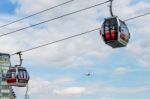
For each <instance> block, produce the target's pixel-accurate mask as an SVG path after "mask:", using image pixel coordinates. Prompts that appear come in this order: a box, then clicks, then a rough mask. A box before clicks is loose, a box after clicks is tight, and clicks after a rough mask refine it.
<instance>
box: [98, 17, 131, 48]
mask: <svg viewBox="0 0 150 99" xmlns="http://www.w3.org/2000/svg"><path fill="white" fill-rule="evenodd" d="M100 34H101V36H102V38H103V40H104V42H105V43H106V44H108V45H109V46H111V47H112V48H119V47H125V46H126V45H127V43H128V42H129V39H130V33H129V30H128V28H127V26H126V24H125V22H123V21H121V20H120V19H119V18H118V17H110V18H106V19H105V21H104V23H103V25H102V28H101V30H100Z"/></svg>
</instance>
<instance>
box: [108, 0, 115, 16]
mask: <svg viewBox="0 0 150 99" xmlns="http://www.w3.org/2000/svg"><path fill="white" fill-rule="evenodd" d="M109 1H110V5H109V12H110V15H111V17H114V14H113V11H112V2H113V0H109Z"/></svg>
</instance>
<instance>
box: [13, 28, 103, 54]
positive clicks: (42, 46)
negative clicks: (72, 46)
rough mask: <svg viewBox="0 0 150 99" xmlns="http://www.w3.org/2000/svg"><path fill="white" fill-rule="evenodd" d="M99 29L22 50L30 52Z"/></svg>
mask: <svg viewBox="0 0 150 99" xmlns="http://www.w3.org/2000/svg"><path fill="white" fill-rule="evenodd" d="M99 29H100V28H96V29H93V30H90V31H87V32H83V33H80V34H76V35H72V36H69V37H66V38H63V39H59V40H56V41H53V42H49V43H46V44H43V45H39V46H36V47H33V48H30V49H27V50H24V51H21V53H24V52H28V51H31V50H35V49H38V48H41V47H44V46H47V45H51V44H54V43H58V42H61V41H65V40H67V39H71V38H74V37H78V36H81V35H84V34H88V33H90V32H94V31H96V30H99ZM15 54H16V53H14V54H11V55H15Z"/></svg>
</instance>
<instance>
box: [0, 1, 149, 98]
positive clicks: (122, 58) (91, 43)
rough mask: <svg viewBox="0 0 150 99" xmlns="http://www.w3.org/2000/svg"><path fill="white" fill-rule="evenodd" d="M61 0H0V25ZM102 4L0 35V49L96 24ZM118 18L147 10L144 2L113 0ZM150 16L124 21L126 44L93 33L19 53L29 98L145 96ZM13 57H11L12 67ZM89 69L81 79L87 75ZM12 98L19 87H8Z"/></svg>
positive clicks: (104, 13) (74, 5)
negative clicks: (109, 42) (113, 43)
mask: <svg viewBox="0 0 150 99" xmlns="http://www.w3.org/2000/svg"><path fill="white" fill-rule="evenodd" d="M65 1H66V0H1V2H0V26H1V25H4V24H7V23H9V22H12V21H14V20H16V19H20V18H23V17H25V16H28V15H30V14H33V13H36V12H38V11H41V10H44V9H46V8H49V7H52V6H55V5H58V4H60V3H63V2H65ZM104 1H105V0H74V1H73V2H70V3H68V4H66V5H63V6H61V7H58V8H55V9H53V10H50V11H47V12H44V13H42V14H40V15H37V16H34V17H31V18H28V19H26V20H23V21H20V22H17V23H14V24H12V25H9V26H6V27H3V28H0V34H4V33H8V32H11V31H14V30H17V29H20V28H23V27H26V26H30V25H33V24H36V23H38V22H41V21H45V20H48V19H52V18H54V17H57V16H60V15H63V14H66V13H70V12H72V11H76V10H79V9H82V8H86V7H89V6H92V5H95V4H97V3H101V2H104ZM108 5H109V4H104V5H101V6H98V7H95V8H92V9H89V10H86V11H83V12H80V13H76V14H73V15H71V16H67V17H64V18H61V19H58V20H55V21H51V22H49V23H45V24H42V25H39V26H36V27H32V28H29V29H26V30H24V31H19V32H16V33H15V34H11V35H7V36H3V37H1V38H0V45H1V47H0V52H2V53H9V54H12V53H15V52H18V51H22V50H26V49H29V48H32V47H35V46H38V45H41V44H45V43H48V42H52V41H55V40H58V39H62V38H64V37H67V36H71V35H75V34H78V33H82V32H86V31H88V30H92V29H95V28H98V27H100V26H101V24H102V23H103V21H104V18H107V17H109V16H110V14H109V8H108ZM113 12H114V14H115V15H116V16H118V17H119V18H120V19H122V20H125V19H127V18H131V17H134V16H136V15H140V14H144V13H148V12H150V1H149V0H114V2H113ZM149 22H150V16H149V15H147V16H144V17H141V18H138V19H134V20H131V21H128V22H126V24H127V25H128V28H129V30H130V33H131V39H130V41H129V44H128V45H127V47H124V48H119V49H112V48H111V47H109V46H108V45H106V44H105V43H104V42H103V40H102V38H101V37H100V35H99V31H95V32H92V33H89V34H86V35H83V36H80V37H76V38H72V39H69V40H66V41H63V42H60V43H56V44H53V45H49V46H46V47H43V48H39V49H36V50H32V51H30V52H25V53H23V55H22V57H23V59H24V60H23V66H24V67H26V68H27V70H28V72H29V74H30V81H29V92H28V93H29V96H30V99H150V95H149V93H150V79H149V75H150V65H149V64H150V50H149V49H150V43H149V38H150V33H149V27H150V25H149ZM18 60H19V59H18V56H11V63H12V66H13V65H15V64H18V62H19V61H18ZM89 72H90V73H91V74H92V75H91V76H90V77H87V76H86V74H87V73H89ZM13 88H14V91H15V93H16V96H17V99H24V94H25V88H17V87H13Z"/></svg>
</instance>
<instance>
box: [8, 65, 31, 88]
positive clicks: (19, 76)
mask: <svg viewBox="0 0 150 99" xmlns="http://www.w3.org/2000/svg"><path fill="white" fill-rule="evenodd" d="M6 81H7V84H8V85H10V86H17V87H25V86H26V85H27V84H28V81H29V74H28V72H27V70H26V69H25V68H24V67H21V66H16V67H10V69H9V70H8V71H7V74H6Z"/></svg>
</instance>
